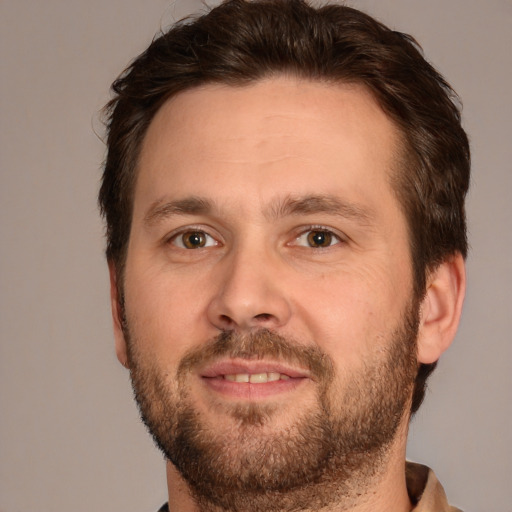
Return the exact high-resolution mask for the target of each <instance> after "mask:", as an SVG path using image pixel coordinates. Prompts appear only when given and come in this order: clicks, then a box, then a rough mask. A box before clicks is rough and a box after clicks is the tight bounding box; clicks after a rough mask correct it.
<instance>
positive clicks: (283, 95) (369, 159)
mask: <svg viewBox="0 0 512 512" xmlns="http://www.w3.org/2000/svg"><path fill="white" fill-rule="evenodd" d="M399 142H400V134H399V131H398V129H397V128H396V127H395V125H394V124H393V122H392V121H391V120H390V119H389V118H388V117H387V116H386V115H385V114H384V112H383V111H382V110H381V108H380V107H379V105H378V104H377V102H376V101H375V100H374V98H373V97H372V95H371V94H370V93H369V92H368V91H367V90H366V89H364V88H363V87H361V86H357V85H348V84H329V83H323V82H314V81H306V80H300V79H294V78H287V77H278V78H272V79H267V80H262V81H260V82H256V83H254V84H251V85H245V86H240V87H232V86H226V85H218V84H211V85H207V86H203V87H200V88H195V89H192V90H188V91H186V92H183V93H180V94H178V95H177V96H176V97H173V98H172V99H170V100H169V101H167V102H166V103H165V104H164V105H163V106H162V108H161V109H160V110H159V111H158V112H157V114H156V116H155V118H154V119H153V121H152V123H151V124H150V127H149V129H148V132H147V134H146V137H145V139H144V142H143V146H142V151H141V156H140V160H139V176H138V179H137V186H136V194H135V197H136V201H135V210H137V208H138V204H139V205H140V202H141V201H142V202H144V203H146V204H147V202H148V201H150V202H151V201H152V202H154V201H158V200H159V199H160V198H161V197H164V196H166V195H169V194H170V195H179V194H180V193H182V194H184V195H187V194H188V195H191V194H193V195H199V196H211V195H212V194H214V195H216V197H215V198H216V199H219V200H225V201H227V202H233V201H235V200H236V198H237V197H238V199H240V198H243V201H242V202H244V203H245V202H249V201H248V200H249V199H250V198H252V197H259V198H261V197H266V196H268V197H270V195H272V194H274V195H276V194H277V193H278V192H281V193H282V194H283V195H304V194H311V193H318V194H326V193H328V194H330V195H332V194H341V195H343V194H345V193H348V194H352V195H356V196H358V195H359V196H361V197H360V199H361V200H363V201H364V200H365V199H366V200H370V198H369V197H365V196H368V195H370V196H371V195H372V194H369V192H370V190H371V189H373V195H375V194H376V193H377V195H379V194H382V192H383V190H384V189H383V188H382V187H383V186H384V187H385V190H386V192H387V193H388V195H389V194H390V193H391V190H390V186H389V181H390V180H389V176H390V173H391V172H392V170H393V168H394V166H395V165H396V161H397V158H396V155H397V153H398V148H399V146H400V144H399ZM379 187H380V188H379ZM312 189H315V190H312ZM237 191H238V192H240V194H238V195H237V194H236V193H235V192H237ZM373 200H375V198H373ZM134 213H135V212H134Z"/></svg>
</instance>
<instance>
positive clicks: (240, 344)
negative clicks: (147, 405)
mask: <svg viewBox="0 0 512 512" xmlns="http://www.w3.org/2000/svg"><path fill="white" fill-rule="evenodd" d="M224 357H227V358H231V359H246V360H258V359H272V360H274V361H279V362H283V363H290V364H294V365H299V366H300V367H301V368H305V369H307V370H309V372H310V373H311V375H312V376H314V377H316V378H317V379H318V380H323V381H330V380H331V379H332V378H333V375H334V365H333V362H332V360H331V358H330V357H329V356H328V355H327V354H325V353H324V352H323V351H322V350H321V349H320V348H319V347H317V346H307V345H302V344H300V343H298V342H297V341H294V340H292V339H290V338H287V337H284V336H281V335H280V334H277V333H275V332H273V331H271V330H269V329H259V330H257V331H253V332H249V333H240V332H236V331H223V332H221V333H220V334H219V335H218V336H216V337H215V338H213V339H211V340H209V341H207V342H206V343H204V344H202V345H200V346H197V347H194V348H192V349H190V350H189V351H188V352H187V353H186V354H185V355H184V357H183V358H182V360H181V361H180V364H179V365H178V370H177V375H178V378H179V379H180V380H181V378H182V377H183V376H184V375H185V374H186V373H189V372H191V371H193V370H196V369H198V368H200V367H202V366H205V365H207V364H209V363H212V362H214V361H216V360H218V359H221V358H224Z"/></svg>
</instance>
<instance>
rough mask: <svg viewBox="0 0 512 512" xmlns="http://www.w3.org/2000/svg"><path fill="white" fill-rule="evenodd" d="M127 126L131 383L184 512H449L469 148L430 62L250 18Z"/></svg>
mask: <svg viewBox="0 0 512 512" xmlns="http://www.w3.org/2000/svg"><path fill="white" fill-rule="evenodd" d="M113 89H114V92H115V96H114V98H113V100H112V101H111V102H110V104H109V105H108V113H109V116H110V117H109V121H108V155H107V159H106V164H105V170H104V176H103V182H102V187H101V191H100V205H101V209H102V212H103V214H104V215H105V217H106V221H107V238H108V247H107V258H108V262H109V268H110V276H111V290H112V310H113V318H114V330H115V338H116V351H117V355H118V358H119V360H120V361H121V363H122V364H124V365H125V366H126V367H127V368H129V370H130V374H131V378H132V383H133V388H134V392H135V397H136V400H137V403H138V405H139V408H140V412H141V416H142V419H143V421H144V422H145V424H146V425H147V427H148V429H149V431H150V432H151V434H152V435H153V437H154V439H155V442H156V443H157V445H158V446H159V447H160V449H161V450H162V452H163V453H164V454H165V457H166V460H167V477H168V478H167V479H168V488H169V505H168V508H167V505H166V506H165V507H164V508H163V509H162V510H172V511H177V512H182V511H242V510H243V511H291V510H302V511H312V510H323V511H341V510H344V511H351V512H356V511H358V512H361V511H370V510H371V511H393V512H405V511H410V510H415V511H416V512H425V511H431V512H439V511H454V510H457V509H455V508H453V507H450V506H449V505H448V503H447V500H446V496H445V494H444V491H443V489H442V487H441V485H440V484H439V483H438V482H437V480H436V478H435V476H434V474H433V473H432V472H431V471H429V470H428V469H427V468H425V467H424V466H420V465H415V464H409V463H406V461H405V447H406V439H407V430H408V423H409V420H410V417H411V415H412V414H414V413H415V412H416V410H417V409H418V407H419V405H420V404H421V401H422V399H423V395H424V392H425V382H426V379H427V377H428V375H429V374H430V373H431V371H432V370H433V368H434V366H435V364H436V361H437V360H438V358H439V357H440V355H441V354H442V353H443V352H444V351H445V350H446V349H447V348H448V346H449V345H450V343H451V341H452V339H453V337H454V335H455V331H456V329H457V325H458V322H459V318H460V312H461V308H462V302H463V296H464V290H465V272H464V258H465V255H466V251H467V242H466V232H465V213H464V197H465V194H466V192H467V188H468V182H469V148H468V141H467V137H466V135H465V133H464V131H463V130H462V128H461V126H460V115H459V111H458V109H457V107H456V104H455V103H454V98H455V96H454V93H453V91H452V90H451V89H450V87H449V85H448V84H447V83H446V82H445V81H444V80H443V78H442V77H441V76H440V75H439V74H438V73H437V72H436V71H435V70H434V69H433V68H432V67H431V66H430V65H429V64H428V63H427V62H426V61H425V60H424V59H423V57H422V56H421V54H420V52H419V51H418V49H417V46H416V45H415V43H414V40H413V39H412V38H410V37H409V36H407V35H404V34H400V33H396V32H392V31H390V30H389V29H387V28H386V27H384V26H383V25H381V24H379V23H378V22H376V21H375V20H373V19H372V18H370V17H369V16H367V15H365V14H363V13H361V12H358V11H356V10H353V9H350V8H348V7H343V6H336V5H327V6H325V7H321V8H318V9H314V8H312V7H311V6H309V5H308V4H306V3H304V2H303V1H302V0H260V1H255V2H247V1H245V0H233V1H228V2H226V3H224V4H222V5H220V6H219V7H217V8H215V9H213V10H211V11H210V12H209V13H208V14H206V15H205V16H202V17H199V18H196V19H195V20H188V21H185V22H182V23H178V24H177V25H176V26H175V27H173V28H172V29H171V30H170V31H168V32H167V33H165V34H163V35H161V36H160V37H159V38H157V39H155V40H154V41H153V43H152V44H151V45H150V47H149V48H148V49H147V50H146V52H145V53H143V54H142V55H141V56H139V57H138V58H137V59H136V60H135V61H134V62H133V63H132V65H131V66H130V67H129V68H128V69H127V71H126V72H125V73H124V74H123V75H122V77H121V78H120V79H118V80H117V81H116V82H115V83H114V85H113Z"/></svg>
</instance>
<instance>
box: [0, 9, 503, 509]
mask: <svg viewBox="0 0 512 512" xmlns="http://www.w3.org/2000/svg"><path fill="white" fill-rule="evenodd" d="M348 3H349V4H350V5H354V6H356V7H360V8H362V9H364V10H367V11H368V12H370V13H372V14H374V15H376V16H377V17H379V18H380V19H382V20H383V21H384V22H386V23H388V24H390V25H391V26H393V27H395V28H397V29H399V30H403V31H406V32H410V33H412V34H413V35H415V36H416V37H417V39H418V40H419V41H420V42H421V43H422V45H423V47H424V49H425V52H426V54H427V56H428V58H429V59H430V60H432V61H433V62H434V63H435V64H436V65H437V66H438V68H439V69H440V70H441V71H442V72H443V73H444V74H445V75H446V76H447V78H448V79H449V81H450V82H451V83H452V84H453V86H454V87H455V89H456V90H458V91H459V93H460V95H461V96H462V98H463V100H464V105H465V108H464V124H465V126H466V128H467V130H468V131H469V133H470V136H471V141H472V148H473V158H474V167H473V169H474V170H473V188H472V191H471V194H470V196H469V202H468V207H469V228H470V237H471V246H472V250H471V255H470V258H469V261H468V273H469V289H468V295H467V300H466V307H465V313H464V316H463V320H462V325H461V328H460V331H459V334H458V336H457V338H456V340H455V342H454V344H453V346H452V347H451V349H450V350H449V351H448V353H447V354H446V356H445V357H444V358H443V359H442V362H441V364H440V367H439V369H438V370H437V372H436V374H435V376H434V377H433V379H432V381H431V387H430V392H429V395H428V398H427V401H426V403H425V404H424V406H423V408H422V409H421V411H420V413H419V415H418V417H417V418H416V419H415V421H414V422H413V424H412V427H411V438H410V444H409V457H410V458H412V459H414V460H418V461H422V462H424V463H427V464H429V465H431V466H432V467H434V468H435V469H436V472H437V473H438V476H439V477H440V479H441V481H442V482H443V484H444V486H445V488H446V490H447V492H448V495H449V496H450V500H451V501H452V502H453V503H454V504H456V505H459V506H461V507H463V508H464V509H465V511H466V512H469V511H474V512H510V500H509V497H508V495H509V493H510V492H509V491H510V484H511V483H512V481H511V475H512V462H511V461H512V453H511V446H512V436H511V430H512V429H511V417H512V410H511V403H512V400H511V387H512V386H511V376H510V375H511V372H510V365H511V360H512V353H511V343H510V332H511V331H512V325H511V317H512V307H511V304H512V301H511V288H512V268H511V267H512V257H511V252H512V229H511V220H512V219H511V206H510V202H511V201H510V194H511V190H512V182H511V181H512V178H511V177H512V173H511V161H512V153H511V149H510V147H511V143H512V141H511V133H512V125H511V120H512V111H511V100H510V94H511V88H510V87H511V86H510V84H511V82H512V73H511V62H512V61H511V58H510V53H511V51H512V37H511V33H512V2H511V1H509V0H485V1H484V0H430V1H428V2H427V1H420V0H380V1H378V0H373V1H372V0H359V1H358V0H353V1H351V2H348ZM199 6H200V2H197V1H195V0H181V1H178V2H176V3H171V2H169V1H167V0H152V1H147V0H108V1H105V0H102V1H100V0H87V1H85V0H81V1H79V0H46V1H44V2H42V1H41V2H40V1H38V0H3V1H2V3H1V13H0V14H1V20H2V27H1V32H2V36H1V37H2V40H1V44H0V51H1V59H2V60H1V62H2V64H1V69H2V76H1V103H2V104H1V108H2V120H1V148H0V156H1V165H2V168H1V183H0V208H1V233H0V244H1V245H0V251H1V253H0V256H1V277H0V289H1V304H0V314H1V323H0V326H1V333H0V334H1V345H0V436H1V437H0V443H1V444H0V511H1V512H22V511H23V512H26V511H31V510H34V511H36V510H37V511H38V512H68V511H71V510H72V511H74V512H82V511H83V512H85V511H107V510H108V511H113V512H116V511H117V512H121V511H123V512H143V511H148V512H151V511H154V510H156V509H157V508H158V507H159V506H160V504H161V503H162V502H163V501H164V500H165V497H166V486H165V475H164V462H163V460H162V458H161V456H160V455H159V453H158V452H157V451H156V449H155V448H154V447H153V445H152V442H151V441H150V439H149V437H148V436H147V435H146V433H145V431H144V428H143V427H142V426H141V424H140V422H139V420H138V415H137V412H136V408H135V406H134V405H133V403H132V398H131V390H130V386H129V381H128V375H127V372H126V371H125V370H124V369H123V368H122V367H121V366H120V365H119V364H118V363H117V360H116V358H115V355H114V349H113V337H112V330H111V325H110V311H109V300H108V283H107V269H106V265H105V262H104V260H103V255H102V250H103V240H102V227H101V223H100V221H99V219H98V215H97V211H96V203H95V201H96V197H95V196H96V192H97V187H98V181H99V177H100V171H99V167H100V164H101V161H102V158H103V154H104V153H103V152H104V148H103V145H102V143H101V141H100V140H99V138H98V136H97V135H95V132H97V133H101V130H102V127H101V124H100V123H99V121H98V115H97V113H98V111H99V109H100V107H101V106H102V105H103V104H104V102H105V101H106V100H107V99H108V88H109V85H110V83H111V81H112V80H113V79H114V77H115V76H116V75H117V74H118V73H119V72H120V71H121V70H122V69H123V68H124V66H125V65H126V64H127V63H128V61H129V60H130V59H131V58H132V57H134V56H135V55H136V54H137V53H139V52H140V51H142V50H143V49H144V48H145V46H146V45H147V44H148V43H149V42H150V40H151V38H152V36H153V34H154V33H155V32H156V31H157V30H158V29H159V28H160V27H161V26H166V25H168V24H169V23H170V22H171V21H172V20H173V19H174V18H180V17H182V16H183V15H184V14H187V13H188V12H190V11H193V10H195V9H197V8H198V7H199ZM506 491H507V492H506Z"/></svg>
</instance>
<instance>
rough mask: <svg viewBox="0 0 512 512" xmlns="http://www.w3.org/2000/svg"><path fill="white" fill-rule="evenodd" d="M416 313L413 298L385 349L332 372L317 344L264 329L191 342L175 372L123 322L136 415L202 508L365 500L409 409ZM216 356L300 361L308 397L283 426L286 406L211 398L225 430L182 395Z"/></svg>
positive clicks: (298, 506)
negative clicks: (151, 357)
mask: <svg viewBox="0 0 512 512" xmlns="http://www.w3.org/2000/svg"><path fill="white" fill-rule="evenodd" d="M411 302H413V301H411ZM418 312H419V308H418V306H417V304H410V305H409V308H408V311H407V312H406V314H405V315H404V316H403V318H402V319H401V321H400V325H399V326H398V328H396V329H395V330H394V331H392V332H390V333H388V334H387V338H388V339H387V343H386V344H385V347H386V348H385V350H379V351H375V353H374V354H373V357H372V358H370V359H369V360H366V361H364V362H363V363H362V364H361V367H360V368H358V369H357V370H349V369H345V368H342V369H335V366H334V364H333V361H332V359H331V358H330V356H328V355H327V354H326V353H324V352H323V351H322V350H321V349H320V348H318V347H317V346H311V345H308V346H305V345H304V344H300V343H298V342H297V341H294V340H291V339H289V338H284V337H282V336H280V335H278V334H276V333H275V332H272V331H269V330H266V329H262V330H260V331H256V332H253V333H249V334H244V335H242V334H238V333H236V332H233V331H229V332H224V333H221V334H220V335H219V336H218V337H216V338H214V339H212V340H210V341H208V342H206V343H204V344H201V345H200V346H197V347H194V348H193V349H191V350H190V351H189V352H188V353H187V354H185V356H184V357H183V358H182V359H181V362H180V364H179V366H178V369H177V371H176V374H174V375H170V374H169V372H168V371H165V370H162V369H160V368H159V367H158V366H157V365H156V364H155V362H154V361H153V362H152V361H147V357H146V356H145V355H144V354H143V347H144V340H143V339H139V338H136V337H134V336H133V335H132V332H131V330H130V326H129V323H128V322H127V321H126V319H125V321H124V322H123V323H124V334H125V339H126V341H127V345H128V362H129V367H130V372H131V379H132V386H133V390H134V394H135V399H136V401H137V404H138V407H139V410H140V414H141V418H142V420H143V422H144V423H145V425H146V426H147V428H148V430H149V432H150V433H151V435H152V436H153V439H154V441H155V443H156V445H157V446H158V447H159V448H160V450H161V451H162V452H163V453H164V455H165V457H166V458H167V460H168V461H170V462H171V463H172V464H173V465H174V466H175V467H176V469H177V470H178V472H179V473H180V474H181V476H182V478H183V479H184V481H185V482H186V483H187V484H188V488H189V491H190V494H191V496H192V497H193V499H194V500H195V502H196V504H197V507H198V509H199V510H200V511H204V512H213V511H228V510H229V511H233V512H237V511H240V512H241V511H247V510H251V511H252V512H270V511H274V512H275V511H278V510H280V511H298V510H320V509H322V508H325V507H328V506H329V505H332V504H336V506H337V507H338V508H340V510H343V509H345V508H347V509H348V508H349V507H352V506H354V504H355V503H356V502H357V503H360V502H361V501H363V500H364V495H365V493H366V491H368V490H369V489H370V488H371V486H372V484H374V483H375V482H376V481H378V480H379V478H381V477H382V475H383V474H384V472H385V471H386V461H387V458H388V457H387V456H388V454H389V451H390V447H391V445H392V443H393V441H394V440H395V438H396V435H397V431H398V429H399V427H400V425H402V424H403V422H404V419H405V417H406V416H407V414H408V411H409V408H410V401H411V394H412V389H413V387H414V379H415V376H416V373H417V359H416V339H417V332H418V318H419V313H418ZM219 358H242V359H250V360H254V359H267V360H273V361H281V362H286V363H292V364H298V365H300V366H301V367H303V368H307V369H308V371H309V373H310V374H311V376H312V377H313V378H314V381H315V384H316V389H315V396H314V399H313V400H308V401H304V404H301V407H297V408H296V411H295V412H293V420H292V421H289V422H286V426H284V427H283V426H282V422H281V424H280V422H279V419H283V415H284V413H282V411H281V410H280V409H279V408H278V406H276V405H275V404H272V403H270V404H259V403H249V404H247V403H241V404H227V403H225V402H219V403H216V404H212V405H211V409H212V411H213V417H215V416H218V417H219V418H220V417H223V418H229V419H230V425H229V427H226V428H219V425H218V424H216V423H215V422H212V421H209V420H208V419H207V418H205V416H204V414H202V412H201V411H200V410H199V408H198V407H197V406H196V405H195V402H194V401H193V400H192V399H191V390H190V383H189V381H188V379H187V378H188V377H189V376H190V375H191V372H193V371H194V370H197V369H198V368H200V367H201V366H203V365H204V364H208V363H211V362H213V361H215V360H217V359H219ZM288 416H290V413H289V415H288ZM288 419H289V418H288ZM222 425H225V422H223V423H222Z"/></svg>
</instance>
